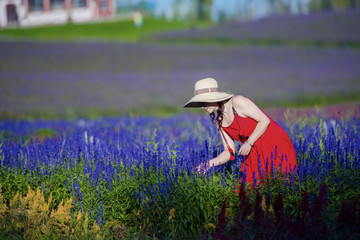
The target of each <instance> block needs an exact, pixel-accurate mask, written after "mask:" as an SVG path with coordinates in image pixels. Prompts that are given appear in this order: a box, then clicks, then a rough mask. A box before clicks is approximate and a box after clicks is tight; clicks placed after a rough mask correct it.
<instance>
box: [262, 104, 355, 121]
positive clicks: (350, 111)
mask: <svg viewBox="0 0 360 240" xmlns="http://www.w3.org/2000/svg"><path fill="white" fill-rule="evenodd" d="M264 111H265V112H266V113H267V114H268V115H269V116H270V117H271V118H273V119H274V120H281V121H284V120H285V117H284V114H285V113H286V112H288V116H289V119H290V120H292V119H294V120H295V119H296V118H299V117H304V116H307V117H311V116H318V117H322V118H331V119H349V118H352V117H355V118H357V119H360V102H354V103H343V104H333V105H327V106H321V107H309V108H292V109H287V108H269V109H265V110H264Z"/></svg>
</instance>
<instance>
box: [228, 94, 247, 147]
mask: <svg viewBox="0 0 360 240" xmlns="http://www.w3.org/2000/svg"><path fill="white" fill-rule="evenodd" d="M233 99H234V98H232V99H231V103H232V106H231V108H232V110H233V113H234V118H235V121H236V123H237V125H238V129H239V130H240V129H241V128H240V124H239V120H238V118H237V117H236V115H237V116H239V117H240V115H239V114H238V113H237V112H236V110H235V108H234V103H233ZM241 122H242V123H243V125H244V127H245V129H246V125H245V123H244V121H242V119H241ZM239 136H240V139H245V140H247V139H248V137H245V136H243V135H240V134H239Z"/></svg>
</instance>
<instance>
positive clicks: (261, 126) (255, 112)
mask: <svg viewBox="0 0 360 240" xmlns="http://www.w3.org/2000/svg"><path fill="white" fill-rule="evenodd" d="M233 106H234V108H235V110H236V111H237V112H238V113H239V114H242V115H244V116H246V117H249V118H252V119H254V120H255V121H257V125H256V127H255V129H254V131H253V132H252V134H251V135H250V136H249V138H248V140H247V142H245V143H244V144H243V145H242V146H241V148H240V150H239V152H238V155H248V154H249V152H250V150H251V148H252V145H254V143H255V142H256V140H258V139H259V137H261V135H263V133H264V132H265V131H266V129H267V127H268V126H269V124H270V119H269V118H268V116H266V114H265V113H264V112H263V111H261V110H260V108H259V107H258V106H256V104H255V103H253V102H252V101H251V100H250V99H248V98H246V97H243V96H236V97H235V98H234V99H233Z"/></svg>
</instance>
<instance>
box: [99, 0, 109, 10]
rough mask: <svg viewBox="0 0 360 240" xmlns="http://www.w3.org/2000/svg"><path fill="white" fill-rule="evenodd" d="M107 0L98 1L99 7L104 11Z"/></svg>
mask: <svg viewBox="0 0 360 240" xmlns="http://www.w3.org/2000/svg"><path fill="white" fill-rule="evenodd" d="M107 7H108V6H107V1H106V0H101V2H100V8H101V11H103V12H105V11H106V10H107Z"/></svg>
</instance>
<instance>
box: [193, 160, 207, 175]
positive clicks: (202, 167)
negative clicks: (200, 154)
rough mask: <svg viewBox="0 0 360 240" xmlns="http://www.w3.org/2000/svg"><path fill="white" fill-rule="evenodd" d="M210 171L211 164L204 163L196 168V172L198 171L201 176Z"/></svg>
mask: <svg viewBox="0 0 360 240" xmlns="http://www.w3.org/2000/svg"><path fill="white" fill-rule="evenodd" d="M209 169H210V163H209V162H204V163H201V164H200V165H198V166H197V167H195V169H194V170H195V171H197V172H198V173H199V174H205V173H206V172H207V171H208V170H209Z"/></svg>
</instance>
